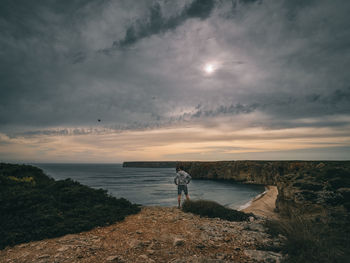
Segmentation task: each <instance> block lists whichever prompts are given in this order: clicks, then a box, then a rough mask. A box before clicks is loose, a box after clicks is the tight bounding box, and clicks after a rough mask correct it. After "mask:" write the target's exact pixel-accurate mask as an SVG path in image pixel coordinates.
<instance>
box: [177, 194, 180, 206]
mask: <svg viewBox="0 0 350 263" xmlns="http://www.w3.org/2000/svg"><path fill="white" fill-rule="evenodd" d="M177 203H178V206H177V208H180V205H181V195H178V196H177Z"/></svg>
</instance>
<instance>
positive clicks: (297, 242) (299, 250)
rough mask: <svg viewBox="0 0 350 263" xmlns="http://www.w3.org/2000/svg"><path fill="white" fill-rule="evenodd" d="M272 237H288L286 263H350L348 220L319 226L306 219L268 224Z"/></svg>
mask: <svg viewBox="0 0 350 263" xmlns="http://www.w3.org/2000/svg"><path fill="white" fill-rule="evenodd" d="M266 225H267V227H268V229H269V232H270V234H272V235H278V234H281V235H283V236H285V237H286V240H285V242H284V246H283V252H284V253H285V254H288V256H287V257H286V258H285V262H287V263H299V262H300V263H305V262H317V263H323V262H324V263H330V262H332V263H343V262H350V238H349V218H348V217H345V218H339V219H337V220H336V221H335V220H334V219H330V220H328V221H327V222H317V221H316V220H312V219H310V218H307V217H305V216H303V215H294V216H292V217H291V218H289V219H283V220H279V221H268V222H267V223H266Z"/></svg>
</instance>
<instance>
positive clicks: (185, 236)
mask: <svg viewBox="0 0 350 263" xmlns="http://www.w3.org/2000/svg"><path fill="white" fill-rule="evenodd" d="M264 222H265V220H264V219H263V218H260V217H258V219H253V218H251V220H250V221H249V222H229V221H225V220H221V219H218V218H214V219H212V218H201V217H199V216H197V215H193V214H191V213H184V212H182V211H181V210H180V209H177V208H167V207H143V208H142V210H141V212H140V213H139V214H136V215H131V216H128V217H127V218H126V219H125V220H124V221H122V222H119V223H115V224H113V225H110V226H107V227H98V228H95V229H93V230H91V231H87V232H82V233H79V234H70V235H66V236H63V237H59V238H54V239H47V240H42V241H36V242H30V243H26V244H21V245H17V246H15V247H12V248H10V247H8V248H6V249H4V250H2V251H0V262H6V263H22V262H23V263H24V262H37V263H53V262H54V263H64V262H67V263H68V262H70V263H71V262H89V263H90V262H173V263H175V262H177V263H181V262H198V263H199V262H203V263H204V262H218V263H220V262H280V260H281V258H282V255H281V254H279V253H276V252H274V251H278V250H279V248H280V247H281V244H282V241H283V237H281V236H280V237H278V238H276V237H274V238H273V237H271V236H270V235H269V234H267V232H266V231H267V230H266V228H265V227H264Z"/></svg>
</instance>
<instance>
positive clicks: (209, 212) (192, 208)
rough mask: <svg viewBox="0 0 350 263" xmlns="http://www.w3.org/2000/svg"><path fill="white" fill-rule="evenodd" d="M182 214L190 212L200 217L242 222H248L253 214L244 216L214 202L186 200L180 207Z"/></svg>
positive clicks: (244, 214)
mask: <svg viewBox="0 0 350 263" xmlns="http://www.w3.org/2000/svg"><path fill="white" fill-rule="evenodd" d="M182 210H183V211H184V212H190V213H193V214H197V215H200V216H207V217H211V218H216V217H218V218H221V219H224V220H228V221H244V220H248V219H249V217H250V216H253V214H246V213H243V212H240V211H237V210H233V209H229V208H227V207H224V206H222V205H220V204H218V203H216V202H213V201H207V200H197V201H192V200H188V201H187V200H186V201H185V202H184V203H183V205H182Z"/></svg>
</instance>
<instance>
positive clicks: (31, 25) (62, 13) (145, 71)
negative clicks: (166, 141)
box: [0, 0, 350, 135]
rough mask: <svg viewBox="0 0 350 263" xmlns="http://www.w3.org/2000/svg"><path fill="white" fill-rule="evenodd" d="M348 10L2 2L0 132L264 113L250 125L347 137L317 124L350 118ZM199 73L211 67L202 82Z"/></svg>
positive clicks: (150, 124)
mask: <svg viewBox="0 0 350 263" xmlns="http://www.w3.org/2000/svg"><path fill="white" fill-rule="evenodd" d="M349 10H350V2H349V1H326V0H322V1H287V0H285V1H252V0H251V1H248V0H245V1H242V0H241V1H238V0H236V1H224V0H217V1H214V0H194V1H192V0H183V1H165V0H164V1H161V0H159V1H129V0H128V1H126V0H125V1H123V0H121V1H102V0H101V1H88V0H84V1H83V0H81V1H77V0H76V1H54V0H50V1H44V0H39V1H1V2H0V31H1V35H0V59H1V63H0V80H1V82H0V85H1V87H0V89H1V96H0V125H1V127H0V132H6V133H14V132H18V133H20V132H22V130H23V133H22V134H27V135H31V132H32V135H34V134H36V133H38V134H62V135H65V134H72V133H73V134H74V131H72V130H70V128H72V129H73V128H74V127H80V126H88V127H93V128H92V129H91V130H90V129H82V130H76V134H80V133H83V134H85V133H96V132H97V131H96V130H94V128H97V129H102V130H103V129H104V128H105V127H108V128H111V129H114V130H128V129H129V130H137V129H142V128H155V127H156V128H157V127H163V126H166V125H171V124H172V123H176V124H179V123H180V122H181V121H182V120H190V121H191V120H194V121H203V123H204V125H205V122H206V121H208V119H215V118H217V117H222V116H226V117H227V116H239V115H243V116H245V115H254V114H260V113H261V114H263V115H264V116H265V117H266V116H267V117H266V118H267V119H268V120H267V121H264V120H260V119H257V120H255V121H254V123H253V124H252V125H256V123H259V124H261V125H262V126H264V127H267V128H275V127H278V128H283V127H287V128H289V127H303V126H304V127H308V126H313V127H338V126H344V127H345V126H346V125H347V122H346V121H344V120H337V121H333V122H332V120H331V119H329V118H327V120H325V121H323V122H322V121H319V119H322V118H323V117H324V116H325V117H329V116H335V117H336V116H340V115H345V116H349V114H350V106H349V105H350V89H349V84H350V75H349V74H348V73H347V72H346V71H347V70H346V69H347V68H350V27H349V22H348V11H349ZM99 51H104V52H102V54H101V52H99ZM106 54H107V55H106ZM207 62H213V63H215V62H217V64H218V69H217V70H216V71H215V72H214V74H212V75H210V76H209V75H206V74H205V73H204V72H203V70H202V68H203V64H205V63H207ZM197 105H200V107H197ZM256 118H260V117H256ZM304 118H316V119H318V121H314V122H310V123H306V124H305V123H303V122H302V121H299V119H304ZM98 119H102V122H98V121H97V120H98ZM179 125H181V124H179ZM55 127H60V129H58V130H46V129H49V128H55ZM66 127H68V128H66ZM61 128H62V129H61Z"/></svg>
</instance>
